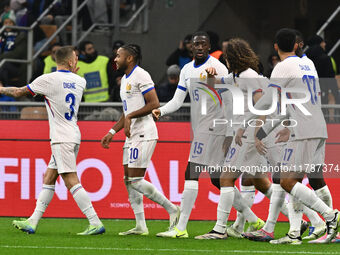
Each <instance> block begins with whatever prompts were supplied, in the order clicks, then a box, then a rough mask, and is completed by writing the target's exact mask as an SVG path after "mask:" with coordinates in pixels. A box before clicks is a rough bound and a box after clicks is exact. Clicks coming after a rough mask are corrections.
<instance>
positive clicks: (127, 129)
mask: <svg viewBox="0 0 340 255" xmlns="http://www.w3.org/2000/svg"><path fill="white" fill-rule="evenodd" d="M130 127H131V119H130V118H129V117H128V116H125V121H124V133H125V135H126V137H128V138H130V136H131V133H130Z"/></svg>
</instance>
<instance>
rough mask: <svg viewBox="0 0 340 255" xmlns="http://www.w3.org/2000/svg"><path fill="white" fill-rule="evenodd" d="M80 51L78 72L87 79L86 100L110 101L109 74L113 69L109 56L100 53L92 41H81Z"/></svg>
mask: <svg viewBox="0 0 340 255" xmlns="http://www.w3.org/2000/svg"><path fill="white" fill-rule="evenodd" d="M79 52H80V55H79V60H78V67H79V71H78V74H79V75H80V76H82V77H84V78H85V79H86V89H85V91H84V100H85V102H105V101H108V100H109V97H110V96H109V79H108V74H109V73H110V72H111V69H112V66H111V65H110V63H109V58H108V57H105V56H101V55H98V52H97V51H96V49H95V47H94V45H93V43H92V42H90V41H83V42H81V43H80V45H79Z"/></svg>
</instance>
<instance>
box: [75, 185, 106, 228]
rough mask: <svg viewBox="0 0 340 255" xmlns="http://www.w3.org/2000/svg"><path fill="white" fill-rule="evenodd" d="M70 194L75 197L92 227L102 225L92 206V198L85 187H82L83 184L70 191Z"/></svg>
mask: <svg viewBox="0 0 340 255" xmlns="http://www.w3.org/2000/svg"><path fill="white" fill-rule="evenodd" d="M70 192H71V194H72V195H73V198H74V200H75V201H76V203H77V205H78V207H79V209H80V210H81V211H82V212H83V214H85V216H86V217H87V219H88V220H89V222H90V225H93V226H99V225H101V224H102V223H101V221H100V219H99V218H98V216H97V213H96V211H95V210H94V208H93V206H92V203H91V200H90V197H89V195H88V194H87V192H86V191H85V189H84V188H83V186H81V184H80V183H78V184H76V185H74V186H73V187H72V188H71V189H70Z"/></svg>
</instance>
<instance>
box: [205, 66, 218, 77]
mask: <svg viewBox="0 0 340 255" xmlns="http://www.w3.org/2000/svg"><path fill="white" fill-rule="evenodd" d="M205 71H206V72H207V74H208V78H212V77H214V76H215V75H217V71H216V69H215V68H214V67H208V68H206V69H205Z"/></svg>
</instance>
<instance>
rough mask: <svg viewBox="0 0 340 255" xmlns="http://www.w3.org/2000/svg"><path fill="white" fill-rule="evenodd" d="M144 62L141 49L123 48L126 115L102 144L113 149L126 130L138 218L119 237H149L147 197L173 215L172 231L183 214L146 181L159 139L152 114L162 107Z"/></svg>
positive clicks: (127, 171) (126, 161)
mask: <svg viewBox="0 0 340 255" xmlns="http://www.w3.org/2000/svg"><path fill="white" fill-rule="evenodd" d="M140 59H141V50H140V47H139V46H138V45H135V44H128V45H123V46H122V47H120V48H119V49H118V51H117V56H116V58H115V63H116V64H117V68H118V70H120V71H123V72H124V73H125V75H124V76H123V77H122V81H121V86H120V97H121V99H122V102H123V110H124V112H123V114H122V116H121V118H120V119H119V121H118V122H117V123H116V124H115V125H114V126H113V128H112V129H111V130H110V131H109V133H108V134H106V135H105V136H104V138H103V139H102V141H101V143H102V146H103V147H104V148H109V143H110V142H111V141H112V138H113V135H114V134H115V133H116V132H119V131H120V130H121V129H123V128H124V132H125V135H126V140H125V144H124V146H123V166H124V175H125V176H124V183H125V186H126V189H127V191H128V194H129V202H130V204H131V208H132V210H133V212H134V214H135V217H136V227H135V228H132V229H130V230H128V231H124V232H120V233H119V235H148V234H149V231H148V228H147V226H146V223H145V217H144V204H143V195H144V196H146V197H147V198H149V199H150V200H152V201H154V202H156V203H158V204H159V205H161V206H163V207H164V209H165V210H166V211H167V212H168V213H169V216H170V228H171V227H174V226H175V225H176V224H177V221H178V217H179V213H180V211H179V208H178V207H177V206H175V205H174V204H173V203H171V202H170V201H169V200H168V199H167V198H166V197H165V196H164V195H163V194H162V193H161V192H159V191H158V190H157V189H156V187H155V186H154V185H153V184H152V183H150V182H148V181H146V180H145V179H144V175H145V172H146V168H147V167H148V165H149V163H150V161H151V156H152V154H153V152H154V150H155V146H156V143H157V139H158V133H157V127H156V124H155V122H154V120H153V118H152V115H151V111H152V110H153V109H155V108H156V107H158V106H159V101H158V97H157V94H156V91H155V89H154V83H153V81H152V79H151V77H150V74H149V73H148V72H147V71H145V70H144V69H142V68H141V67H139V66H138V64H139V62H140Z"/></svg>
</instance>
